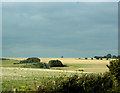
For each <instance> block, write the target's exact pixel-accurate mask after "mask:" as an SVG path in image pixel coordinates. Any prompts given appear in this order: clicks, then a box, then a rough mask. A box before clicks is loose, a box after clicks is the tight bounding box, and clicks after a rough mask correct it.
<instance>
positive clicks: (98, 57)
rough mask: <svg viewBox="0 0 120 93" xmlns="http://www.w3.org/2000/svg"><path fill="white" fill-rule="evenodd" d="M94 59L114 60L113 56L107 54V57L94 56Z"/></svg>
mask: <svg viewBox="0 0 120 93" xmlns="http://www.w3.org/2000/svg"><path fill="white" fill-rule="evenodd" d="M94 58H96V59H97V60H99V59H101V60H102V59H103V58H106V60H108V59H109V58H113V56H112V55H111V54H107V55H106V56H94ZM114 58H115V55H114Z"/></svg>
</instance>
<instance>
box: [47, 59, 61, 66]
mask: <svg viewBox="0 0 120 93" xmlns="http://www.w3.org/2000/svg"><path fill="white" fill-rule="evenodd" d="M48 65H49V66H50V67H63V64H62V62H61V61H60V60H50V61H49V62H48Z"/></svg>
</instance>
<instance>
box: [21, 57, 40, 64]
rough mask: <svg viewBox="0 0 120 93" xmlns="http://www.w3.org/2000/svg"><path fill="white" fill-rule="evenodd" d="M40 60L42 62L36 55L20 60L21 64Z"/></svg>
mask: <svg viewBox="0 0 120 93" xmlns="http://www.w3.org/2000/svg"><path fill="white" fill-rule="evenodd" d="M39 62H40V59H39V58H36V57H31V58H28V59H26V60H23V61H20V63H21V64H22V63H39Z"/></svg>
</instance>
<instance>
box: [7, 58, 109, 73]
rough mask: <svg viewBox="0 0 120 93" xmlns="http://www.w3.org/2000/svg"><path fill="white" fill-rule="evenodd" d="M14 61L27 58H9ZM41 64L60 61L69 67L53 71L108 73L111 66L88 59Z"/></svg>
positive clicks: (42, 60)
mask: <svg viewBox="0 0 120 93" xmlns="http://www.w3.org/2000/svg"><path fill="white" fill-rule="evenodd" d="M9 59H14V60H25V59H26V58H9ZM40 59H41V62H45V63H48V62H49V61H50V60H60V61H61V62H62V63H63V64H65V65H67V66H68V67H54V68H51V69H54V70H79V69H80V70H81V69H83V70H84V71H85V72H106V71H108V68H107V67H106V65H108V64H109V61H110V60H106V59H103V60H96V59H93V60H91V59H90V58H88V59H87V60H85V59H83V58H81V59H78V58H40Z"/></svg>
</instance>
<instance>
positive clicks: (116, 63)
mask: <svg viewBox="0 0 120 93" xmlns="http://www.w3.org/2000/svg"><path fill="white" fill-rule="evenodd" d="M107 67H108V68H109V71H110V73H111V75H112V77H113V80H114V87H115V91H118V90H119V91H120V59H116V60H112V61H110V65H107Z"/></svg>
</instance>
